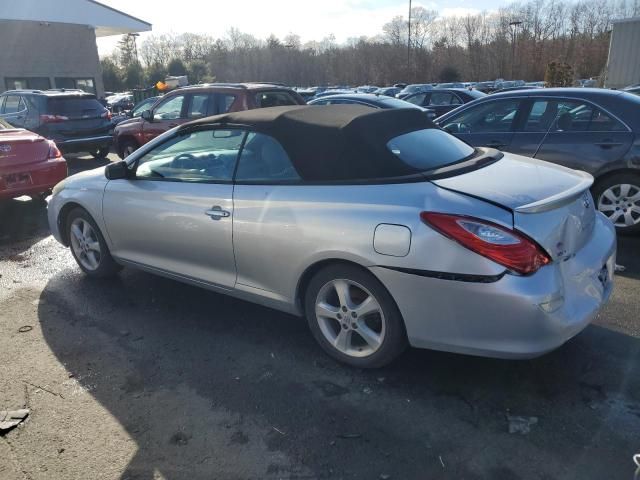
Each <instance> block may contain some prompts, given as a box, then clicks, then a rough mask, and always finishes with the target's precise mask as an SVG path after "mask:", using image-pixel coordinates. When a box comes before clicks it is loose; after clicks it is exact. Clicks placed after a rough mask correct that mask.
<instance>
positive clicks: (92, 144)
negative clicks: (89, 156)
mask: <svg viewBox="0 0 640 480" xmlns="http://www.w3.org/2000/svg"><path fill="white" fill-rule="evenodd" d="M55 142H56V145H57V146H58V148H59V149H60V150H62V151H63V152H85V151H88V150H92V149H94V148H103V147H110V146H111V144H112V143H113V136H112V135H97V136H91V137H81V138H71V139H67V140H55Z"/></svg>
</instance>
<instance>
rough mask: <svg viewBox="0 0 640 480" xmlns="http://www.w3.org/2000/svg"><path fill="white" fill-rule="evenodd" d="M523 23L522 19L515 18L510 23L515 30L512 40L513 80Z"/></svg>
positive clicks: (513, 30)
mask: <svg viewBox="0 0 640 480" xmlns="http://www.w3.org/2000/svg"><path fill="white" fill-rule="evenodd" d="M520 25H522V22H521V21H520V20H514V21H513V22H510V23H509V26H510V27H511V29H512V32H513V38H512V41H511V80H513V79H514V78H513V75H514V73H513V72H514V68H513V67H514V65H515V63H516V42H517V41H518V27H519V26H520Z"/></svg>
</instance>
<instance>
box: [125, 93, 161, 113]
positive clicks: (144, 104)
mask: <svg viewBox="0 0 640 480" xmlns="http://www.w3.org/2000/svg"><path fill="white" fill-rule="evenodd" d="M157 99H158V97H151V98H147V99H146V100H143V101H141V102H140V103H139V104H138V105H136V106H135V107H134V108H133V110H131V116H132V117H139V116H140V115H142V112H144V111H145V110H149V109H151V107H152V106H153V104H154V102H155V101H156V100H157Z"/></svg>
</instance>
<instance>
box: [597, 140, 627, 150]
mask: <svg viewBox="0 0 640 480" xmlns="http://www.w3.org/2000/svg"><path fill="white" fill-rule="evenodd" d="M594 145H597V146H599V147H600V148H612V147H619V146H620V145H622V142H614V141H613V140H603V141H601V142H596V143H594Z"/></svg>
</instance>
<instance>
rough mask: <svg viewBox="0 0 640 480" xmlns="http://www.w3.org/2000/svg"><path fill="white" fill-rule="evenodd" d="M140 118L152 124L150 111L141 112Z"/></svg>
mask: <svg viewBox="0 0 640 480" xmlns="http://www.w3.org/2000/svg"><path fill="white" fill-rule="evenodd" d="M142 118H144V119H145V120H146V121H147V122H153V112H152V111H151V110H145V111H144V112H142Z"/></svg>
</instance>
